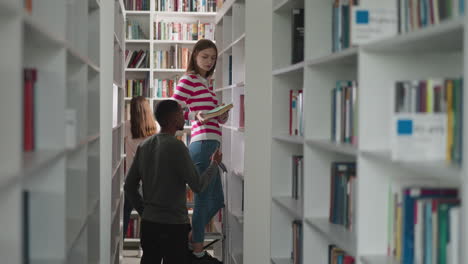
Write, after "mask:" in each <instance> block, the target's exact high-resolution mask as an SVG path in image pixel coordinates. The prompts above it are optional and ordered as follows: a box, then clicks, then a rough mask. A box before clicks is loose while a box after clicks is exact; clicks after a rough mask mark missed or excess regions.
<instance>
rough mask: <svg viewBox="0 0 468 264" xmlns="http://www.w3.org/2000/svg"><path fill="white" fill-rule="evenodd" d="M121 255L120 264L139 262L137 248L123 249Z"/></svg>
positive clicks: (137, 263) (135, 263) (136, 263)
mask: <svg viewBox="0 0 468 264" xmlns="http://www.w3.org/2000/svg"><path fill="white" fill-rule="evenodd" d="M208 253H210V254H213V252H212V251H211V250H208ZM123 256H124V259H123V263H122V264H140V256H139V255H138V250H124V252H123Z"/></svg>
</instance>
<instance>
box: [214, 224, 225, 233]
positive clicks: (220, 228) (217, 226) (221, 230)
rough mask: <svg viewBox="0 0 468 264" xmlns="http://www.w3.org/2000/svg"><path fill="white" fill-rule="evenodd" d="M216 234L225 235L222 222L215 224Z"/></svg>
mask: <svg viewBox="0 0 468 264" xmlns="http://www.w3.org/2000/svg"><path fill="white" fill-rule="evenodd" d="M214 227H215V230H216V232H218V233H223V224H222V223H221V222H214Z"/></svg>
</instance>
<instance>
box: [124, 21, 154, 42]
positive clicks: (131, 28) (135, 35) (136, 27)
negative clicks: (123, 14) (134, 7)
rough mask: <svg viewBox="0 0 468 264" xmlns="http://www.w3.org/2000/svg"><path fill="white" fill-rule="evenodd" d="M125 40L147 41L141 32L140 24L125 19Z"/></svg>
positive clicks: (146, 36)
mask: <svg viewBox="0 0 468 264" xmlns="http://www.w3.org/2000/svg"><path fill="white" fill-rule="evenodd" d="M125 29H126V30H125V32H126V35H127V39H149V38H148V35H147V34H146V33H145V32H144V31H143V29H142V27H141V25H140V22H138V21H137V20H131V19H127V26H126V28H125Z"/></svg>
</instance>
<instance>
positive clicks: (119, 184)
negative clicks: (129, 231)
mask: <svg viewBox="0 0 468 264" xmlns="http://www.w3.org/2000/svg"><path fill="white" fill-rule="evenodd" d="M124 12H125V10H124V4H123V1H121V0H116V1H115V2H114V34H113V35H114V54H113V59H114V75H113V89H112V91H113V94H112V114H113V118H112V120H113V121H112V179H111V182H112V183H111V208H112V209H111V223H112V224H111V250H112V253H111V254H112V256H111V261H112V263H115V264H117V263H121V262H122V259H123V242H124V241H123V232H124V230H123V206H124V191H123V184H124V180H125V170H124V168H125V153H124V133H125V120H124V104H125V101H124V96H125V89H124V87H125V83H124V81H125V79H124V76H125V72H124V69H125V60H124V55H125V47H126V43H125V30H124V29H125V28H124V26H125V18H124Z"/></svg>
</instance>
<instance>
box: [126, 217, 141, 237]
mask: <svg viewBox="0 0 468 264" xmlns="http://www.w3.org/2000/svg"><path fill="white" fill-rule="evenodd" d="M140 230H141V222H140V217H136V218H135V217H131V218H130V220H129V222H128V227H127V230H124V232H126V233H125V237H126V238H139V237H140Z"/></svg>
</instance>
